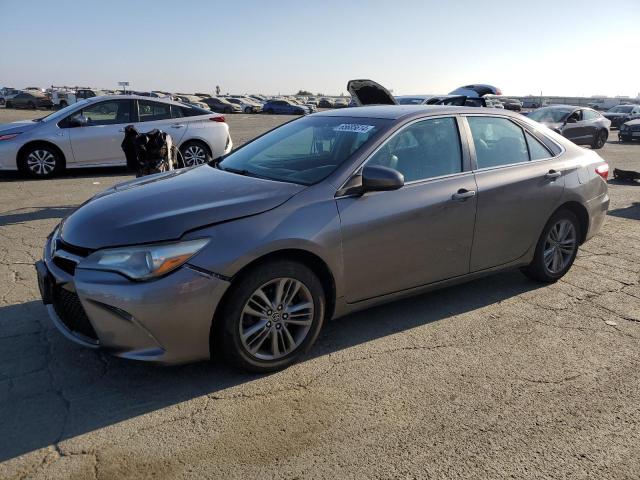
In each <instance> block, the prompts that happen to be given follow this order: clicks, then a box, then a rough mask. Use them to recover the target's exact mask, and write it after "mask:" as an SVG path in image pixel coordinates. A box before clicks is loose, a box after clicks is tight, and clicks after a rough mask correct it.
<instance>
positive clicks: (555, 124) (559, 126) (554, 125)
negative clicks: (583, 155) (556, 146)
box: [538, 122, 565, 131]
mask: <svg viewBox="0 0 640 480" xmlns="http://www.w3.org/2000/svg"><path fill="white" fill-rule="evenodd" d="M538 123H541V124H542V125H544V126H545V127H548V128H550V129H551V130H555V131H559V130H562V128H563V127H564V125H565V124H564V122H538Z"/></svg>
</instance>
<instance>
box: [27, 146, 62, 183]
mask: <svg viewBox="0 0 640 480" xmlns="http://www.w3.org/2000/svg"><path fill="white" fill-rule="evenodd" d="M19 167H20V170H21V171H22V172H23V173H24V174H26V175H28V176H30V177H32V178H51V177H53V176H55V175H56V174H57V173H59V172H60V170H62V168H63V160H62V155H60V152H58V151H57V150H56V149H55V148H53V147H51V146H49V145H34V146H32V147H29V148H28V149H27V150H25V151H24V153H23V154H22V158H21V159H20V162H19Z"/></svg>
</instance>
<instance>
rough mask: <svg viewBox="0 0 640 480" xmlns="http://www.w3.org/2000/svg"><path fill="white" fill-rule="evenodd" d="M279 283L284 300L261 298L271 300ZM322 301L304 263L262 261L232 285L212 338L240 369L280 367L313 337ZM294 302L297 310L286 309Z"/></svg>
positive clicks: (319, 287)
mask: <svg viewBox="0 0 640 480" xmlns="http://www.w3.org/2000/svg"><path fill="white" fill-rule="evenodd" d="M279 285H281V286H282V290H283V295H282V296H281V298H284V299H285V300H284V301H282V300H281V301H280V302H279V305H273V304H272V303H267V302H266V301H265V300H263V299H265V298H266V299H267V301H269V302H273V303H276V302H275V300H276V299H277V289H278V286H279ZM296 287H297V288H296ZM294 290H295V293H294V295H293V297H290V299H289V301H288V303H287V300H286V299H287V297H288V296H289V294H290V293H291V292H293V291H294ZM258 292H262V295H259V294H258ZM254 299H257V301H255V300H254ZM325 302H326V300H325V292H324V289H323V288H322V284H321V283H320V281H319V280H318V277H316V275H315V274H314V273H313V272H312V271H311V270H310V269H309V268H308V267H307V266H305V265H303V264H301V263H298V262H295V261H289V260H281V261H271V262H268V263H265V264H263V265H260V266H258V267H256V268H255V269H252V270H251V271H249V272H247V273H246V274H244V275H242V276H241V278H239V279H238V280H237V281H236V282H234V284H233V285H232V286H231V290H230V293H229V296H228V297H227V298H226V299H225V301H224V304H223V306H222V310H221V312H220V313H221V314H220V315H219V316H218V317H217V323H216V324H214V328H213V329H212V331H213V335H214V338H213V339H212V340H213V343H212V344H213V345H215V348H216V349H218V348H219V349H220V352H221V353H222V356H223V358H224V359H225V360H226V361H227V362H229V363H231V364H233V365H234V366H236V367H237V368H239V369H242V370H246V371H250V372H258V373H266V372H271V371H274V370H280V369H282V368H285V367H288V366H289V365H291V364H292V363H294V362H296V361H297V360H298V359H300V357H302V356H303V355H304V354H305V353H306V352H308V351H309V349H310V348H311V346H312V345H313V343H314V342H315V340H316V338H317V337H318V334H319V333H320V330H321V329H322V324H323V322H324V314H325ZM301 305H309V306H308V307H306V308H300V306H301ZM296 306H297V307H298V309H297V310H289V309H292V308H294V309H295V307H296ZM247 310H250V311H252V312H255V313H256V314H260V316H258V315H253V314H251V313H247ZM292 312H297V313H295V315H296V316H297V318H296V319H293V318H291V317H289V315H294V313H292ZM262 315H264V316H262ZM287 318H288V320H287ZM292 322H296V323H292ZM300 322H304V324H301V323H300ZM252 329H253V330H252ZM241 332H244V333H245V335H246V336H244V337H243V335H242V333H241ZM243 338H244V340H243ZM274 338H275V340H274ZM256 345H257V347H256ZM274 345H275V347H274Z"/></svg>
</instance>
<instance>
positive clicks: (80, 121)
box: [69, 115, 89, 127]
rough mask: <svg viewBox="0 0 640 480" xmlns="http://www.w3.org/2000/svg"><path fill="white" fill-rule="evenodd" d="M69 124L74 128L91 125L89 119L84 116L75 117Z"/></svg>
mask: <svg viewBox="0 0 640 480" xmlns="http://www.w3.org/2000/svg"><path fill="white" fill-rule="evenodd" d="M69 123H70V124H71V126H72V127H84V126H85V125H86V124H87V123H89V119H88V118H87V117H85V116H84V115H75V116H73V117H71V121H70V122H69Z"/></svg>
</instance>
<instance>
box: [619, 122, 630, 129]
mask: <svg viewBox="0 0 640 480" xmlns="http://www.w3.org/2000/svg"><path fill="white" fill-rule="evenodd" d="M627 128H629V125H627V124H626V123H623V124H622V126H621V127H620V130H626V129H627Z"/></svg>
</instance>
